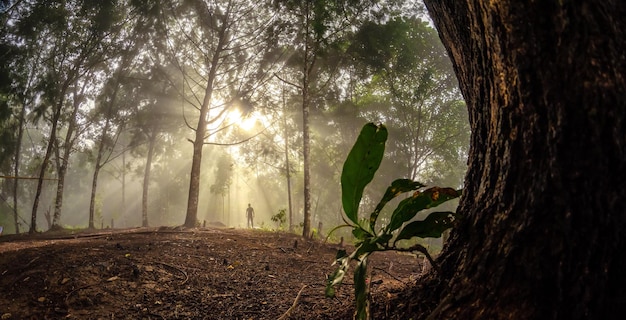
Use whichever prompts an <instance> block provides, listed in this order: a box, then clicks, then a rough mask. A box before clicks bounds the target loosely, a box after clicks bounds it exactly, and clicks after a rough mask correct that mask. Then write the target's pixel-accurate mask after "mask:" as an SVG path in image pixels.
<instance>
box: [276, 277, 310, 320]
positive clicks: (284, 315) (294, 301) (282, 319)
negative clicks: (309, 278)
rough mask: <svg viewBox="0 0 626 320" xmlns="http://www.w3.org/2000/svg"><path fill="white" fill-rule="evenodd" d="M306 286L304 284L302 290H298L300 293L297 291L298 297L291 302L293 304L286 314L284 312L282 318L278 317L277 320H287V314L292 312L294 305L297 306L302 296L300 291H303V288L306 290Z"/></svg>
mask: <svg viewBox="0 0 626 320" xmlns="http://www.w3.org/2000/svg"><path fill="white" fill-rule="evenodd" d="M306 287H307V285H306V284H305V285H304V286H303V287H302V289H300V291H298V295H297V296H296V299H295V300H293V304H292V305H291V307H290V308H289V309H288V310H287V312H285V313H284V314H283V315H282V316H280V318H278V320H284V319H287V317H288V316H289V314H290V313H291V311H293V309H295V308H296V305H298V300H300V295H302V291H303V290H304V288H306Z"/></svg>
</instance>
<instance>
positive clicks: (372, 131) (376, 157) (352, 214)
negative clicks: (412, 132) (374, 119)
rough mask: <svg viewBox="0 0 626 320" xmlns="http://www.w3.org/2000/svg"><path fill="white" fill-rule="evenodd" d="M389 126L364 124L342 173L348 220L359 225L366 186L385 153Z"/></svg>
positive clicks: (342, 189) (342, 192)
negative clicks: (360, 204) (359, 213)
mask: <svg viewBox="0 0 626 320" xmlns="http://www.w3.org/2000/svg"><path fill="white" fill-rule="evenodd" d="M386 141H387V128H385V126H383V125H378V126H377V125H375V124H373V123H368V124H366V125H365V126H363V129H362V130H361V133H360V134H359V137H358V138H357V140H356V142H355V143H354V146H353V147H352V150H350V153H349V154H348V158H347V159H346V162H345V163H344V164H343V170H342V173H341V201H342V204H343V210H344V212H345V213H346V216H347V217H348V219H350V220H351V221H352V222H354V223H355V224H358V219H359V217H358V210H359V203H360V202H361V198H362V197H363V189H365V186H366V185H367V184H368V183H370V181H372V179H373V178H374V173H376V170H378V167H379V166H380V162H381V161H382V159H383V155H384V153H385V142H386Z"/></svg>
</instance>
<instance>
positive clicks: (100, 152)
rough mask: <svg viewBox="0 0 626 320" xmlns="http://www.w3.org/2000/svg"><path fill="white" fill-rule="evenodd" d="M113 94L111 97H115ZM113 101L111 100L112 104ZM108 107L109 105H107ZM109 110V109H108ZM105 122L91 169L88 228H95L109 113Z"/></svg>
mask: <svg viewBox="0 0 626 320" xmlns="http://www.w3.org/2000/svg"><path fill="white" fill-rule="evenodd" d="M116 94H117V92H116V93H115V94H113V97H115V95H116ZM112 103H113V102H111V104H112ZM109 108H110V106H109ZM109 112H110V111H109ZM106 117H107V118H106V122H105V123H104V128H103V129H102V135H101V136H100V145H99V146H98V154H97V155H96V163H95V164H94V170H93V179H92V180H91V197H90V200H89V227H88V228H89V229H95V224H94V213H95V211H96V194H97V189H98V175H99V174H100V169H102V166H103V164H102V155H103V153H104V147H105V145H106V137H107V134H108V133H109V128H110V126H111V116H110V115H109V114H107V115H106Z"/></svg>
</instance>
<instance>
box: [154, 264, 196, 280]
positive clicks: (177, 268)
mask: <svg viewBox="0 0 626 320" xmlns="http://www.w3.org/2000/svg"><path fill="white" fill-rule="evenodd" d="M155 263H158V264H161V265H164V266H166V267H170V268H172V269H174V270H178V271H179V272H180V273H182V274H183V275H184V276H185V280H183V282H181V283H180V285H181V286H182V285H184V284H185V283H187V281H189V276H188V275H187V272H185V270H183V269H181V268H179V267H177V266H173V265H171V264H167V263H165V262H160V261H156V262H155Z"/></svg>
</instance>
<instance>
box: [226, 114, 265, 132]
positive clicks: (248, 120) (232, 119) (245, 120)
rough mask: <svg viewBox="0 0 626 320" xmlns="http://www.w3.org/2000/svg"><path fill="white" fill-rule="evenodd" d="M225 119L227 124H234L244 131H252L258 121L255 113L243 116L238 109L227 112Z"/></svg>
mask: <svg viewBox="0 0 626 320" xmlns="http://www.w3.org/2000/svg"><path fill="white" fill-rule="evenodd" d="M227 117H228V123H229V124H234V125H236V126H238V127H239V128H241V129H243V130H245V131H250V130H252V129H253V128H254V126H255V125H256V123H257V121H258V120H259V119H258V116H257V114H256V112H251V113H248V114H247V115H243V114H242V113H241V111H240V110H239V109H234V110H231V111H229V112H228V115H227Z"/></svg>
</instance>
